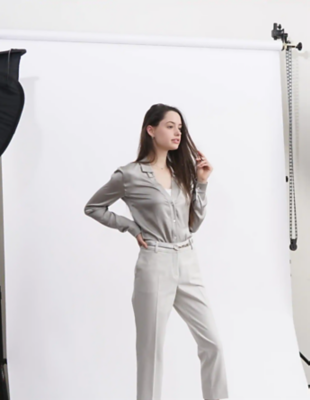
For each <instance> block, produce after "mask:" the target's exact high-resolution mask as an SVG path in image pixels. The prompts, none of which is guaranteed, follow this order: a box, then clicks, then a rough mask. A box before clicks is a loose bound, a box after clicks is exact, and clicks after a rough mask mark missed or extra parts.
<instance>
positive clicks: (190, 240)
mask: <svg viewBox="0 0 310 400" xmlns="http://www.w3.org/2000/svg"><path fill="white" fill-rule="evenodd" d="M189 242H190V244H191V248H192V249H193V239H192V238H191V237H190V238H189Z"/></svg>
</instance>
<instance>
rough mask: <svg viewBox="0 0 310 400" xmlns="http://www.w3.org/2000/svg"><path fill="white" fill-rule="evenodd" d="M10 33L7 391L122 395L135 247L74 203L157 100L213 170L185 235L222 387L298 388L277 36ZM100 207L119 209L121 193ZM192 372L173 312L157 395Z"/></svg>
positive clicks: (253, 393) (296, 395)
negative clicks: (203, 208)
mask: <svg viewBox="0 0 310 400" xmlns="http://www.w3.org/2000/svg"><path fill="white" fill-rule="evenodd" d="M11 32H12V33H11V36H9V35H8V34H6V35H4V34H3V32H2V34H1V35H0V36H1V37H2V38H4V39H2V40H0V43H1V50H7V49H9V48H25V49H26V50H27V53H26V54H25V55H24V56H23V57H22V59H21V64H20V82H21V84H22V86H23V88H24V90H25V107H24V111H23V114H22V117H21V120H20V124H19V126H18V128H17V132H16V135H15V137H14V138H13V140H12V142H11V144H10V146H9V147H8V149H7V151H6V152H5V153H4V155H3V157H2V161H3V184H4V187H3V191H4V234H5V284H6V306H7V309H6V313H7V349H8V350H7V358H8V369H9V380H10V392H11V396H12V399H14V400H82V399H83V400H84V399H85V398H87V399H88V400H130V399H131V400H134V399H135V396H136V359H135V325H134V314H133V309H132V304H131V301H130V299H131V295H132V291H133V280H134V274H133V272H134V266H135V262H136V258H137V255H138V252H139V246H138V244H137V242H136V239H135V238H134V237H132V236H131V235H130V234H129V233H128V232H126V233H124V234H122V233H121V232H119V231H117V230H112V229H108V228H107V227H105V226H103V225H101V224H99V223H98V222H97V221H94V220H92V219H90V218H89V217H87V216H86V215H85V214H84V211H83V209H84V206H85V204H86V202H87V201H88V200H89V198H90V197H91V196H92V195H93V193H95V191H97V190H98V189H99V188H100V187H101V186H102V185H103V184H104V183H106V182H107V180H108V179H109V178H110V176H111V174H112V172H113V171H114V170H115V169H116V168H117V167H118V166H121V165H125V164H127V163H128V162H130V161H133V160H134V159H135V158H136V154H137V148H138V141H139V135H140V129H141V126H142V120H143V117H144V114H145V112H146V111H147V109H148V108H149V107H150V106H151V105H152V104H154V103H158V102H162V103H167V104H170V105H174V106H176V107H179V108H180V110H181V111H182V112H183V113H184V117H185V120H186V122H187V124H188V127H189V131H190V134H191V135H192V137H193V139H194V141H195V142H196V144H197V146H198V149H200V150H201V151H202V152H203V153H204V154H205V155H206V157H207V158H208V160H209V161H210V162H211V164H212V165H213V167H214V171H213V174H212V176H211V177H210V182H209V185H208V189H207V190H208V213H207V216H206V219H205V221H204V223H203V224H202V225H201V227H200V229H199V231H198V232H197V233H196V234H194V240H195V243H196V248H197V252H198V256H199V260H200V265H201V269H202V273H203V276H204V281H205V286H206V289H207V292H208V297H209V299H210V301H211V304H212V307H213V310H214V315H215V317H216V321H217V324H218V328H219V332H220V336H221V340H222V343H223V348H224V353H225V359H226V365H227V375H228V380H229V382H228V384H229V395H230V398H231V399H234V400H239V399H249V398H251V399H254V398H257V399H267V398H268V399H277V398H281V399H285V398H290V399H294V400H299V399H306V398H307V382H306V379H305V375H304V371H303V368H302V361H301V359H300V357H299V349H298V343H297V340H296V335H295V328H294V324H293V318H292V305H291V282H290V266H289V257H290V251H289V247H288V246H289V231H288V204H287V192H286V182H285V158H284V156H285V155H284V139H283V122H282V94H281V80H280V50H281V43H280V42H274V41H272V40H270V41H269V42H266V43H265V42H252V41H229V40H227V41H223V40H207V39H195V38H194V39H189V38H164V37H158V38H156V37H155V38H154V37H149V38H148V37H125V38H123V37H119V36H112V35H110V36H107V35H106V36H103V35H87V34H85V35H83V34H81V35H69V34H67V35H65V34H64V35H59V34H53V33H50V34H48V33H46V34H44V35H45V36H44V35H41V34H40V32H37V33H33V32H32V33H31V32H30V33H29V32H27V33H26V32H24V33H20V32H16V33H15V35H14V31H11ZM96 42H97V43H96ZM110 209H111V210H112V211H115V212H117V213H120V214H123V215H125V216H127V217H129V218H130V217H131V216H130V213H129V210H128V209H127V207H126V205H125V204H124V203H123V202H122V201H118V202H116V203H115V204H113V206H112V207H111V208H110ZM199 371H200V366H199V359H198V356H197V350H196V343H195V341H194V339H193V337H192V336H191V333H190V331H189V329H188V328H187V326H186V324H185V323H184V322H183V320H181V319H180V317H179V315H178V314H177V313H176V312H175V310H173V312H172V313H171V316H170V320H169V323H168V327H167V333H166V342H165V367H164V381H163V396H162V400H180V399H183V400H198V399H201V398H202V395H201V385H200V372H199ZM146 400H148V399H146Z"/></svg>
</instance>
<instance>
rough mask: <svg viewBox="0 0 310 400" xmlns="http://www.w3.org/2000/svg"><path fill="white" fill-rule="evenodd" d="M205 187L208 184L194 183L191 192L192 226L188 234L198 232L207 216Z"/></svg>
mask: <svg viewBox="0 0 310 400" xmlns="http://www.w3.org/2000/svg"><path fill="white" fill-rule="evenodd" d="M207 186H208V182H205V183H203V182H198V181H197V182H196V188H195V189H194V192H193V209H194V220H193V224H192V226H191V227H190V228H189V230H190V232H196V231H197V230H198V228H199V227H200V225H201V224H202V222H203V220H204V219H205V216H206V214H207V203H208V200H207V193H206V192H207Z"/></svg>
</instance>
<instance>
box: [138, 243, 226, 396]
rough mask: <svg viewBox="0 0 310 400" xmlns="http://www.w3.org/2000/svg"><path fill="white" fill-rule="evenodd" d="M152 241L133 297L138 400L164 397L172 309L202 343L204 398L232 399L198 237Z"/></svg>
mask: <svg viewBox="0 0 310 400" xmlns="http://www.w3.org/2000/svg"><path fill="white" fill-rule="evenodd" d="M147 243H148V246H149V247H148V248H147V249H146V248H145V247H141V248H140V253H139V256H138V259H137V262H136V266H135V272H134V274H135V278H134V290H133V294H132V305H133V309H134V315H135V323H136V356H137V400H160V399H161V389H162V378H163V346H164V339H165V331H166V325H167V321H168V318H169V315H170V312H171V310H172V307H174V308H175V309H176V311H177V312H178V313H179V314H180V316H181V317H182V318H183V319H184V321H185V322H186V323H187V325H188V327H189V329H190V331H191V333H192V335H193V337H194V339H195V341H196V343H197V347H198V357H199V359H200V362H201V386H202V396H203V398H204V399H208V400H213V399H216V400H218V399H224V398H228V388H227V380H226V370H225V363H224V357H223V349H222V345H221V342H220V337H219V334H218V331H217V327H216V323H215V320H214V316H213V314H212V310H211V309H210V305H209V301H208V298H207V296H206V292H205V287H204V284H203V280H202V276H201V271H200V267H199V264H198V259H197V254H196V250H195V246H194V243H193V238H190V239H188V240H186V241H184V242H178V243H169V244H168V243H163V242H151V241H147ZM162 246H166V247H162ZM181 246H183V247H181Z"/></svg>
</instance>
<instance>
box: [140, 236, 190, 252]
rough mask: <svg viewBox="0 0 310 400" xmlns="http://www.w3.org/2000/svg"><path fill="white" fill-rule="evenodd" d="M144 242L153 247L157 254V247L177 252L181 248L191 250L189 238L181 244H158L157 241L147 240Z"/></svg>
mask: <svg viewBox="0 0 310 400" xmlns="http://www.w3.org/2000/svg"><path fill="white" fill-rule="evenodd" d="M145 242H146V243H147V244H148V245H150V246H155V251H156V252H157V249H158V247H165V248H168V249H174V250H179V249H180V248H182V247H187V246H191V247H192V248H193V238H192V237H190V238H188V239H186V240H184V241H183V242H176V243H168V242H159V241H157V240H148V239H146V240H145Z"/></svg>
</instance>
